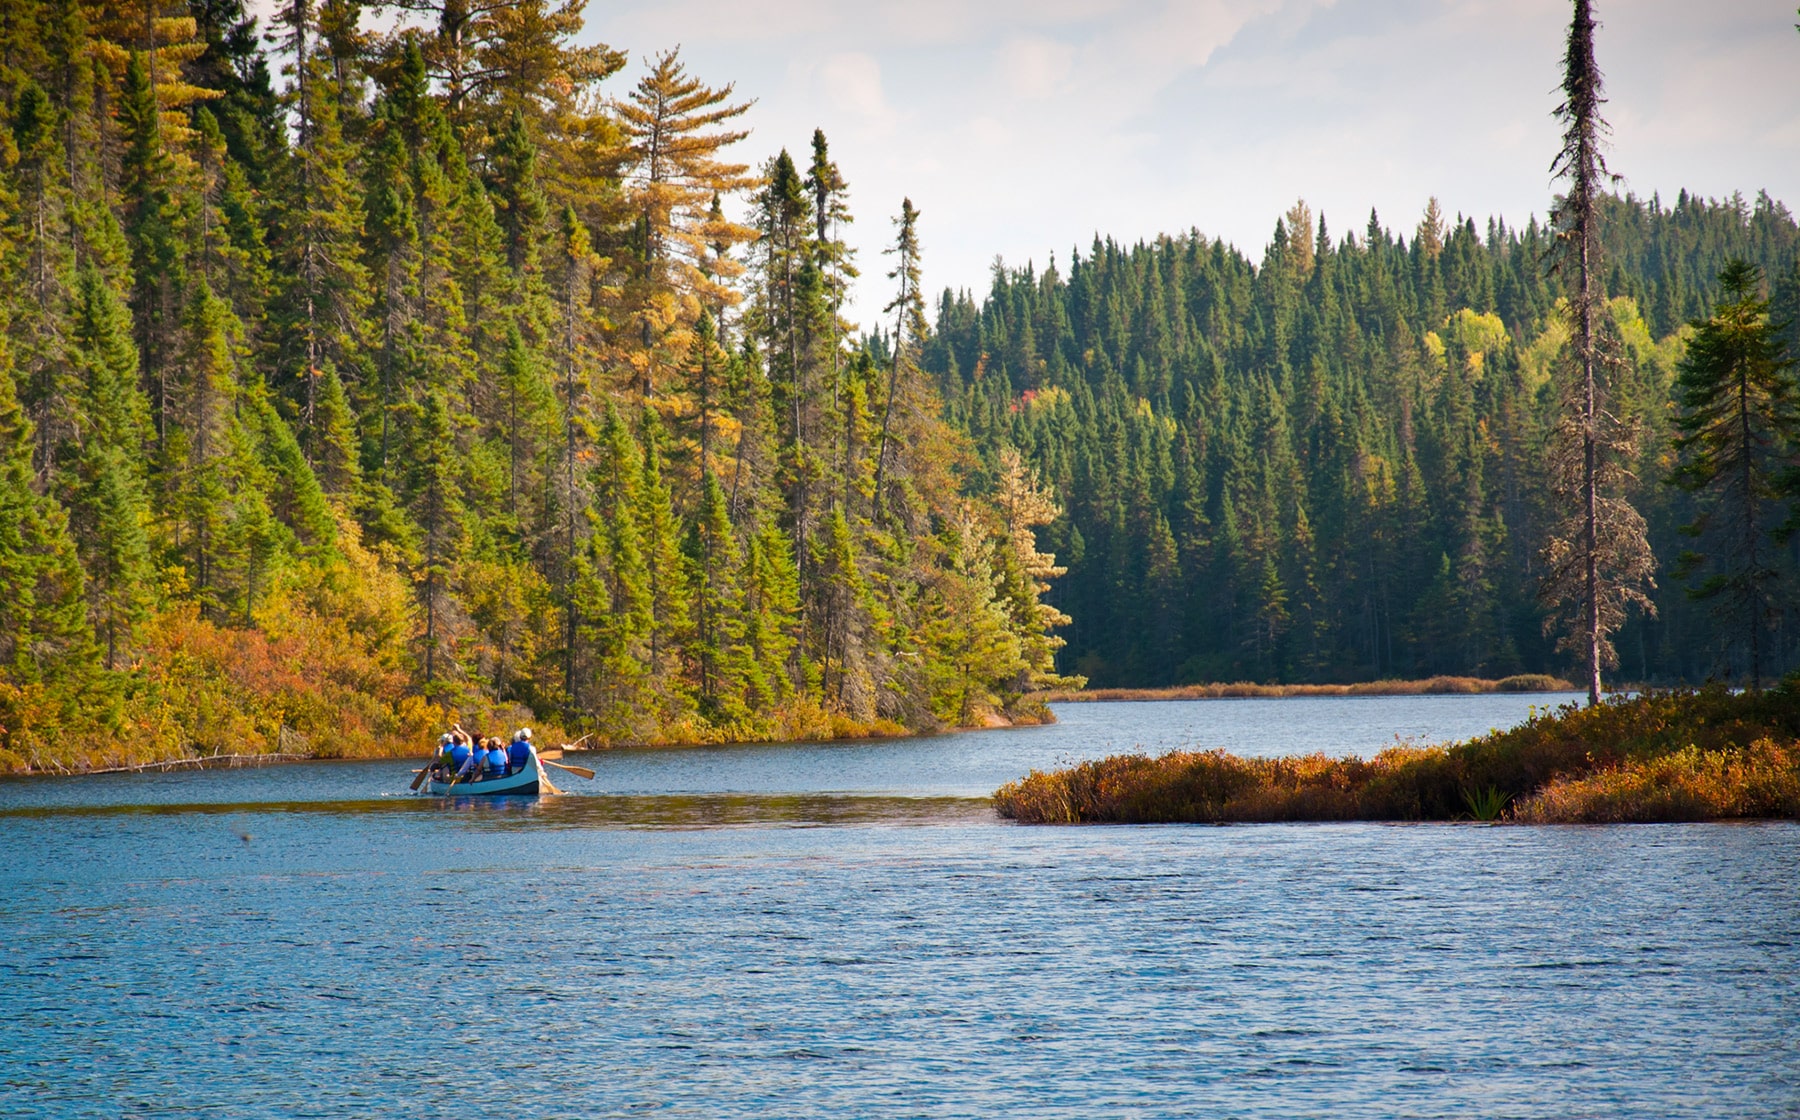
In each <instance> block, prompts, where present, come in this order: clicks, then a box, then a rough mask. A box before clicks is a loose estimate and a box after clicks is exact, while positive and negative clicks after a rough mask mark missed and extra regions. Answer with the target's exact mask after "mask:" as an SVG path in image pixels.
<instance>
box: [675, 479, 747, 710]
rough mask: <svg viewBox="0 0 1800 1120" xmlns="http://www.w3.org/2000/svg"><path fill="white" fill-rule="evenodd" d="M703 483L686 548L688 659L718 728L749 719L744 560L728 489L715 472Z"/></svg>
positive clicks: (704, 707) (702, 703) (703, 703)
mask: <svg viewBox="0 0 1800 1120" xmlns="http://www.w3.org/2000/svg"><path fill="white" fill-rule="evenodd" d="M700 485H701V491H700V508H699V510H698V511H697V513H696V515H695V518H694V522H693V524H692V525H691V526H690V527H689V529H688V535H687V539H686V541H685V542H684V544H683V548H682V552H683V554H684V558H685V560H686V561H687V582H688V588H687V594H688V599H689V601H690V602H692V603H693V610H694V632H693V640H692V644H691V647H690V648H691V653H690V654H689V660H690V661H691V662H692V663H693V665H694V668H695V671H696V674H697V675H698V678H699V680H698V686H699V687H698V689H697V692H698V698H699V701H700V714H701V715H703V716H705V717H706V718H707V719H709V720H711V721H712V722H713V723H715V724H730V723H733V722H735V721H737V720H739V719H742V718H743V716H744V715H745V708H744V705H743V700H742V688H743V683H742V682H743V677H744V670H743V666H742V661H743V659H744V656H745V648H744V644H743V643H744V628H743V624H742V623H741V622H740V620H739V619H738V617H737V612H738V609H739V608H740V606H741V605H742V599H741V597H740V595H739V592H738V587H737V570H738V565H739V562H740V558H739V555H738V545H737V536H736V533H735V532H734V531H733V529H732V526H731V516H730V514H729V512H728V510H727V504H726V501H725V490H724V488H723V487H721V486H720V485H719V480H718V478H717V477H716V476H714V475H713V473H712V472H711V471H708V472H706V474H705V476H704V477H703V478H702V479H701V482H700Z"/></svg>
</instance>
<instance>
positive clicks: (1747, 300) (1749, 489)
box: [1670, 261, 1800, 692]
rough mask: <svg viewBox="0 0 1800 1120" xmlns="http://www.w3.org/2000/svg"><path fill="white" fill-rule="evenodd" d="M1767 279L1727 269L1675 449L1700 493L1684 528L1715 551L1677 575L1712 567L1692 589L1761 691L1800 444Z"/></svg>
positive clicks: (1683, 475) (1685, 559)
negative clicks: (1729, 633) (1786, 469)
mask: <svg viewBox="0 0 1800 1120" xmlns="http://www.w3.org/2000/svg"><path fill="white" fill-rule="evenodd" d="M1761 282H1762V275H1761V272H1760V270H1759V269H1757V268H1756V267H1755V266H1754V265H1751V264H1748V263H1746V262H1744V261H1733V262H1732V263H1731V264H1728V265H1726V266H1725V270H1724V271H1723V272H1722V273H1720V274H1719V284H1720V287H1721V288H1722V289H1723V290H1724V294H1723V297H1722V298H1721V299H1720V301H1719V303H1718V304H1717V306H1716V307H1715V308H1714V310H1713V314H1712V315H1711V316H1710V317H1708V318H1707V319H1706V320H1704V321H1702V322H1699V323H1696V324H1695V331H1694V335H1693V337H1692V338H1691V339H1690V340H1689V341H1688V349H1687V355H1686V357H1684V358H1683V359H1682V362H1681V367H1680V377H1679V380H1678V381H1677V382H1676V399H1677V402H1678V403H1679V405H1680V408H1681V414H1680V415H1679V416H1678V417H1677V418H1676V422H1675V423H1676V427H1677V429H1678V430H1679V431H1680V433H1681V434H1680V436H1678V437H1677V438H1676V440H1675V449H1676V451H1677V452H1679V453H1680V455H1681V462H1680V464H1679V465H1678V466H1677V467H1676V468H1675V471H1674V473H1673V475H1672V476H1671V479H1670V481H1672V482H1673V483H1674V484H1675V485H1677V486H1679V487H1681V488H1682V489H1683V490H1687V491H1691V492H1696V493H1699V494H1701V495H1702V502H1703V505H1702V506H1701V508H1700V511H1699V514H1698V516H1696V518H1695V519H1694V521H1693V522H1692V523H1691V524H1689V525H1687V526H1685V527H1684V529H1683V532H1685V533H1687V534H1688V535H1690V536H1692V537H1695V538H1698V539H1699V540H1700V541H1701V542H1702V543H1703V544H1705V545H1706V546H1707V548H1708V551H1709V552H1710V554H1711V555H1710V556H1708V555H1707V554H1704V553H1700V552H1698V551H1690V552H1687V553H1685V554H1684V555H1683V556H1682V558H1681V561H1680V563H1679V564H1678V565H1677V567H1676V575H1677V577H1678V578H1688V577H1690V576H1693V575H1694V574H1696V573H1698V572H1700V571H1701V570H1703V569H1710V571H1711V574H1709V575H1707V576H1706V577H1705V578H1704V579H1702V580H1701V581H1700V582H1699V583H1698V584H1696V585H1695V586H1693V587H1692V588H1691V589H1690V591H1689V594H1690V595H1692V596H1693V597H1694V598H1696V599H1700V600H1711V601H1713V602H1715V603H1716V604H1717V610H1718V612H1719V614H1720V615H1721V616H1722V618H1723V619H1724V620H1725V623H1726V625H1727V626H1728V627H1730V628H1731V629H1734V630H1736V631H1737V640H1738V641H1739V642H1740V643H1741V644H1742V648H1743V650H1744V654H1745V657H1746V660H1747V662H1748V670H1749V671H1748V674H1747V675H1748V677H1749V680H1750V690H1751V691H1752V692H1756V691H1759V690H1761V688H1762V682H1763V668H1764V664H1765V653H1764V646H1765V644H1766V637H1765V634H1766V632H1767V631H1768V630H1769V629H1770V627H1771V624H1772V622H1773V621H1774V614H1775V612H1776V611H1777V610H1778V609H1779V603H1780V599H1781V596H1780V595H1779V591H1778V584H1777V581H1778V580H1779V578H1780V570H1779V565H1780V556H1779V552H1778V549H1777V548H1776V547H1775V545H1774V543H1773V542H1772V541H1771V540H1769V539H1768V538H1769V537H1770V536H1771V535H1772V530H1773V529H1774V527H1775V525H1774V522H1775V518H1774V513H1775V510H1776V508H1777V507H1778V504H1779V500H1780V487H1779V482H1780V475H1781V474H1782V470H1783V464H1784V462H1785V461H1786V460H1787V458H1788V456H1790V455H1791V454H1792V451H1793V449H1794V448H1795V447H1796V446H1800V392H1797V390H1796V387H1795V385H1794V379H1793V374H1792V373H1791V372H1790V371H1791V370H1792V369H1793V366H1794V361H1793V359H1791V358H1788V357H1786V356H1785V354H1784V348H1783V346H1782V345H1781V342H1780V340H1779V339H1778V338H1777V337H1776V335H1775V332H1774V327H1773V325H1772V324H1771V322H1770V319H1769V302H1768V301H1767V300H1765V299H1761V298H1759V296H1758V288H1759V287H1760V285H1761Z"/></svg>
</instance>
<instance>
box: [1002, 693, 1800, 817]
mask: <svg viewBox="0 0 1800 1120" xmlns="http://www.w3.org/2000/svg"><path fill="white" fill-rule="evenodd" d="M1797 741H1800V691H1796V686H1795V684H1794V683H1793V682H1784V684H1783V685H1782V687H1780V688H1777V689H1773V690H1770V691H1769V692H1765V693H1761V694H1759V695H1755V696H1750V695H1743V694H1737V693H1733V692H1730V691H1728V690H1726V689H1724V688H1720V687H1709V688H1705V689H1698V690H1691V689H1684V690H1671V691H1666V692H1653V693H1647V694H1644V695H1641V696H1637V697H1631V698H1616V699H1613V700H1610V701H1608V702H1606V703H1603V704H1600V705H1599V706H1597V707H1592V708H1580V707H1576V706H1574V705H1565V706H1563V707H1561V708H1558V709H1555V710H1552V711H1544V712H1540V713H1537V714H1534V715H1533V717H1532V718H1531V719H1529V720H1528V721H1527V722H1525V723H1524V724H1521V725H1520V726H1518V727H1515V728H1511V729H1509V730H1506V731H1495V732H1490V733H1489V734H1487V735H1484V736H1481V737H1480V738H1476V739H1471V740H1469V741H1467V742H1463V743H1458V744H1455V745H1453V746H1431V747H1415V746H1399V747H1393V748H1390V749H1388V750H1385V751H1382V752H1381V753H1380V754H1378V755H1376V756H1375V757H1374V758H1371V759H1362V758H1330V757H1327V756H1325V755H1322V754H1313V755H1305V756H1300V757H1290V758H1270V759H1262V758H1240V757H1238V756H1236V755H1231V754H1227V753H1225V752H1224V751H1216V750H1215V751H1172V752H1170V753H1168V754H1165V755H1161V756H1158V757H1154V758H1152V757H1150V756H1148V755H1144V754H1134V755H1116V756H1113V757H1111V758H1104V759H1098V760H1095V761H1093V762H1085V763H1082V764H1080V765H1078V766H1074V767H1070V768H1069V769H1066V770H1059V771H1054V772H1048V773H1047V772H1043V771H1033V772H1032V773H1031V774H1029V775H1028V776H1026V777H1025V778H1022V779H1020V780H1019V781H1016V782H1011V783H1008V784H1007V785H1006V786H1003V787H1002V788H1001V789H1000V790H999V791H997V792H996V793H995V795H994V804H995V808H996V809H997V810H998V811H999V813H1000V815H1001V816H1003V817H1008V818H1011V819H1014V820H1018V821H1022V822H1027V823H1074V822H1119V823H1125V822H1155V821H1302V820H1310V821H1331V820H1455V819H1457V818H1460V817H1466V816H1474V817H1476V818H1477V819H1498V818H1499V817H1500V816H1501V815H1502V814H1503V813H1504V811H1505V809H1506V806H1507V805H1508V804H1510V805H1511V807H1512V817H1513V819H1515V820H1519V821H1530V822H1538V823H1544V822H1576V821H1655V820H1696V819H1710V818H1718V817H1759V816H1760V817H1768V816H1782V817H1792V816H1800V747H1797V745H1796V744H1797ZM1472 793H1473V795H1474V796H1473V798H1472V797H1471V794H1472ZM1473 802H1478V804H1477V803H1473ZM1496 804H1497V806H1498V808H1496V809H1495V812H1494V816H1493V817H1491V818H1490V817H1483V815H1482V810H1483V809H1487V808H1490V807H1494V806H1495V805H1496Z"/></svg>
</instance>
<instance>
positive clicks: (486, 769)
mask: <svg viewBox="0 0 1800 1120" xmlns="http://www.w3.org/2000/svg"><path fill="white" fill-rule="evenodd" d="M481 776H482V777H483V778H504V777H506V751H505V749H504V748H502V747H501V746H500V740H498V739H489V740H487V749H486V750H485V751H483V752H482V759H481Z"/></svg>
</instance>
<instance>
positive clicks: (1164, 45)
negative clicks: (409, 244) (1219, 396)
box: [258, 0, 1800, 317]
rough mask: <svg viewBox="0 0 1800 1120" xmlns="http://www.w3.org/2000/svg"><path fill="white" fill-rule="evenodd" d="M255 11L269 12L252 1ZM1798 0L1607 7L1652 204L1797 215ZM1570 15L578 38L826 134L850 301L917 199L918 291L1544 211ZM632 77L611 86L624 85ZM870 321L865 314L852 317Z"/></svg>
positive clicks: (650, 13)
mask: <svg viewBox="0 0 1800 1120" xmlns="http://www.w3.org/2000/svg"><path fill="white" fill-rule="evenodd" d="M258 2H259V3H264V2H267V0H258ZM1794 2H1795V0H1733V2H1732V3H1729V4H1710V5H1697V4H1694V3H1692V0H1599V2H1598V4H1597V7H1598V9H1599V16H1600V18H1601V21H1602V27H1601V31H1600V38H1599V43H1598V47H1599V55H1600V63H1601V66H1602V67H1603V69H1604V70H1605V72H1606V74H1607V77H1608V80H1609V89H1610V95H1611V98H1612V100H1611V102H1610V104H1609V105H1608V107H1607V111H1608V113H1609V116H1610V118H1611V120H1612V122H1613V124H1614V126H1615V135H1614V141H1615V143H1614V150H1613V153H1612V162H1613V165H1614V167H1615V169H1616V170H1618V171H1620V172H1621V173H1623V174H1624V175H1625V176H1626V178H1627V182H1628V185H1629V186H1630V187H1631V188H1632V189H1634V190H1636V191H1637V192H1638V193H1640V194H1644V195H1648V194H1649V193H1650V192H1652V191H1657V190H1660V191H1661V192H1662V193H1663V195H1664V196H1665V197H1668V196H1670V195H1672V194H1673V193H1674V192H1675V191H1676V190H1677V189H1678V188H1680V187H1683V186H1686V187H1688V188H1689V189H1690V190H1697V191H1699V192H1701V193H1705V194H1711V195H1722V194H1729V193H1730V192H1731V191H1732V190H1735V189H1742V190H1744V191H1745V192H1746V193H1753V192H1754V191H1756V190H1758V189H1760V188H1767V189H1768V190H1769V191H1770V192H1771V193H1773V194H1774V195H1776V196H1777V197H1779V198H1782V199H1784V200H1785V201H1787V202H1788V203H1789V204H1790V206H1794V207H1795V208H1800V160H1797V159H1796V158H1795V152H1796V151H1797V150H1800V35H1796V34H1795V33H1794V29H1793V23H1794V22H1795V16H1794V13H1793V4H1794ZM1568 12H1569V9H1568V4H1567V0H983V2H970V0H607V2H606V3H604V4H602V3H599V2H597V0H596V2H595V3H592V4H590V6H589V9H588V18H589V30H588V32H587V35H588V37H589V38H590V39H594V40H601V41H605V42H607V43H610V44H612V45H614V46H617V47H621V48H624V49H626V50H627V51H628V52H629V54H630V55H631V57H632V58H633V59H641V58H643V57H646V56H648V55H651V54H653V53H655V52H656V51H658V50H662V49H666V48H668V47H671V46H674V45H676V44H678V43H679V44H681V45H682V58H683V60H684V61H685V63H686V64H687V67H688V70H689V72H690V73H692V74H695V75H697V76H699V77H700V78H702V80H705V81H707V82H710V83H712V84H714V85H723V84H725V83H726V82H735V83H736V87H737V92H738V94H739V95H740V96H742V97H746V98H755V99H756V105H755V107H754V108H752V109H751V111H750V113H749V114H748V115H747V117H746V118H745V120H746V123H747V124H748V125H749V126H750V127H751V128H753V129H754V130H755V131H754V133H753V135H752V136H751V138H750V140H748V141H747V142H746V143H745V145H744V146H743V148H744V150H743V151H742V152H741V153H740V155H739V158H741V159H743V160H744V161H746V162H751V163H756V162H760V161H761V160H763V159H765V158H766V157H768V156H770V155H773V154H774V153H775V151H776V150H778V149H779V148H781V147H783V146H785V147H787V148H789V150H790V151H794V152H796V153H798V152H801V151H803V150H804V149H805V148H806V145H807V143H808V140H809V138H810V136H811V133H812V130H813V128H814V127H822V128H823V129H824V130H825V132H826V134H827V136H828V137H829V138H830V141H831V145H832V152H833V155H834V157H835V158H836V159H837V161H838V163H839V165H840V167H841V168H842V169H843V171H844V174H845V176H846V178H847V179H848V181H849V183H850V188H851V204H852V207H853V208H854V210H855V211H856V213H857V215H858V217H859V221H858V222H857V223H856V224H855V225H854V226H853V227H851V232H852V235H853V237H854V238H856V239H857V242H858V246H859V250H860V252H861V255H862V261H863V271H864V280H863V284H864V291H863V292H862V293H861V294H860V298H859V300H858V306H860V307H862V308H872V307H879V306H880V305H881V304H882V303H883V302H885V299H886V293H885V287H886V284H887V281H886V280H885V279H884V273H885V271H886V269H885V267H884V266H883V262H882V261H881V258H880V257H879V256H878V254H879V251H880V249H881V248H882V247H883V245H885V243H886V241H887V240H888V238H889V236H890V233H891V230H890V222H889V219H890V217H891V216H892V215H893V213H894V212H896V211H897V210H898V209H899V205H900V199H901V197H902V196H903V195H905V196H910V197H911V198H912V200H913V201H914V203H915V204H916V205H918V206H919V207H920V209H921V210H922V211H923V213H924V217H923V220H922V228H921V234H922V238H923V241H924V244H925V250H926V258H925V267H926V282H927V283H928V284H929V285H931V286H934V287H938V286H953V287H969V288H973V289H975V290H976V291H981V290H985V288H986V285H987V274H988V269H989V266H990V264H991V262H992V260H993V258H994V256H995V255H996V254H1000V255H1002V256H1004V258H1005V259H1006V260H1008V261H1011V262H1014V263H1018V264H1023V263H1024V262H1025V261H1026V260H1028V259H1030V260H1035V261H1037V262H1038V263H1039V265H1040V266H1041V265H1042V264H1043V263H1044V261H1045V260H1046V258H1047V256H1048V255H1049V253H1051V252H1052V251H1054V252H1056V253H1057V255H1058V257H1059V258H1062V257H1066V254H1067V250H1068V247H1069V246H1070V245H1072V244H1077V245H1081V246H1083V247H1084V251H1085V246H1086V245H1087V243H1088V240H1089V238H1090V237H1091V236H1092V235H1093V234H1094V233H1095V232H1099V233H1100V234H1102V235H1114V236H1116V237H1118V238H1120V239H1121V240H1124V241H1132V240H1135V239H1138V238H1148V237H1152V236H1155V235H1156V234H1157V233H1159V232H1163V231H1177V230H1185V229H1187V228H1190V227H1198V228H1200V229H1201V230H1203V231H1205V232H1207V233H1209V234H1214V235H1220V236H1224V237H1225V238H1227V239H1228V240H1230V241H1233V242H1235V243H1236V244H1238V245H1239V246H1240V247H1241V248H1243V249H1244V250H1245V251H1247V252H1249V253H1251V254H1253V255H1254V254H1256V253H1258V252H1259V251H1260V250H1261V248H1262V246H1263V245H1264V243H1266V241H1267V240H1268V237H1269V234H1270V232H1271V230H1272V229H1273V227H1274V223H1275V219H1276V217H1277V216H1278V215H1279V214H1280V213H1281V212H1282V211H1283V210H1285V209H1286V208H1287V207H1288V206H1289V205H1291V204H1292V202H1293V200H1294V199H1295V198H1296V197H1302V196H1304V197H1305V198H1306V199H1307V200H1308V201H1309V202H1311V203H1312V205H1313V207H1314V210H1315V212H1321V211H1322V212H1324V213H1326V214H1327V215H1329V217H1330V219H1331V228H1332V230H1333V231H1334V232H1335V233H1339V234H1341V233H1343V232H1344V231H1346V230H1350V229H1357V230H1360V229H1361V228H1362V226H1363V224H1364V222H1365V221H1366V220H1367V217H1368V212H1369V209H1370V207H1371V206H1373V207H1376V208H1378V209H1379V210H1380V212H1381V215H1382V217H1383V219H1384V220H1385V221H1387V222H1388V223H1389V224H1390V225H1391V226H1394V227H1397V228H1402V229H1410V228H1411V226H1412V224H1413V222H1414V221H1415V220H1416V218H1417V215H1418V213H1419V211H1420V210H1421V209H1422V208H1423V206H1424V204H1425V200H1426V199H1427V198H1428V197H1429V196H1431V195H1436V196H1438V197H1439V198H1440V199H1441V200H1442V202H1443V205H1444V207H1445V208H1446V209H1447V210H1448V211H1450V212H1451V213H1456V212H1458V211H1461V212H1463V213H1465V214H1472V215H1475V216H1477V217H1478V218H1485V217H1486V216H1488V215H1490V214H1500V215H1502V216H1504V217H1506V218H1507V220H1508V221H1509V222H1512V221H1517V222H1521V223H1522V222H1523V221H1524V219H1525V217H1526V216H1527V215H1529V214H1531V213H1534V212H1535V213H1538V214H1542V213H1543V211H1544V208H1545V206H1546V205H1547V203H1548V201H1549V198H1550V192H1551V184H1550V182H1549V173H1548V170H1547V169H1548V166H1549V162H1550V156H1551V154H1552V153H1553V152H1554V150H1555V147H1556V139H1557V129H1556V126H1555V123H1554V122H1553V121H1552V120H1551V119H1550V116H1549V114H1550V111H1551V109H1552V108H1553V107H1554V106H1555V104H1556V100H1557V97H1556V91H1557V86H1558V83H1559V79H1560V76H1561V75H1560V72H1559V63H1560V55H1561V51H1562V45H1563V44H1562V39H1563V35H1564V32H1565V28H1566V24H1567V20H1568ZM637 73H638V68H637V67H636V66H634V67H632V68H631V69H629V70H628V71H627V72H626V73H625V74H622V75H620V76H618V77H615V78H614V79H613V80H612V82H611V83H609V84H610V86H611V89H610V91H609V92H611V93H612V94H613V95H615V96H618V95H622V94H623V93H624V91H625V90H626V89H627V88H628V87H629V85H630V84H631V82H633V81H634V80H635V78H636V74H637ZM863 314H864V317H867V315H868V313H867V312H866V311H865V312H864V313H863Z"/></svg>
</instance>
